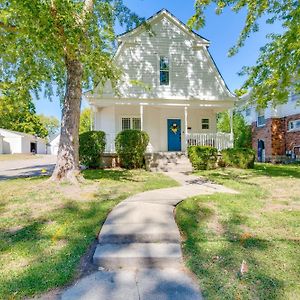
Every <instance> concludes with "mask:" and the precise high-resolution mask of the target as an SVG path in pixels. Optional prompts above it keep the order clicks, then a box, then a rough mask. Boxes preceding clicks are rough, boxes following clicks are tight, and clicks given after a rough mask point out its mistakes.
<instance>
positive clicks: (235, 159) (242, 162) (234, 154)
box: [219, 148, 255, 169]
mask: <svg viewBox="0 0 300 300" xmlns="http://www.w3.org/2000/svg"><path fill="white" fill-rule="evenodd" d="M221 154H222V158H221V160H220V162H219V165H220V166H223V167H227V166H230V167H237V168H241V169H253V168H254V161H255V151H254V150H253V149H250V148H232V149H225V150H222V151H221Z"/></svg>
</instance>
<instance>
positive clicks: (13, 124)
mask: <svg viewBox="0 0 300 300" xmlns="http://www.w3.org/2000/svg"><path fill="white" fill-rule="evenodd" d="M23 96H24V98H22V99H21V100H20V101H16V100H15V99H14V98H10V97H7V96H1V97H0V127H1V128H5V129H10V130H14V131H20V132H25V133H29V134H33V135H37V136H39V137H41V138H44V137H46V136H47V135H48V130H47V128H46V127H45V126H44V124H43V123H42V122H41V120H40V118H39V117H38V116H37V115H36V113H35V107H34V105H33V103H32V102H31V100H30V97H29V96H28V95H26V94H24V95H23Z"/></svg>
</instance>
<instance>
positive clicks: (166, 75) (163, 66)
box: [159, 56, 170, 85]
mask: <svg viewBox="0 0 300 300" xmlns="http://www.w3.org/2000/svg"><path fill="white" fill-rule="evenodd" d="M159 82H160V85H169V84H170V64H169V58H168V57H165V56H161V57H160V61H159Z"/></svg>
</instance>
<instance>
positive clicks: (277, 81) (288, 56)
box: [189, 0, 300, 107]
mask: <svg viewBox="0 0 300 300" xmlns="http://www.w3.org/2000/svg"><path fill="white" fill-rule="evenodd" d="M210 4H215V5H216V13H217V14H221V13H222V12H223V10H224V9H226V8H230V9H232V10H233V11H234V12H237V13H238V12H240V11H241V10H244V9H246V11H247V16H246V20H245V24H244V28H243V30H242V32H241V34H240V36H239V38H238V40H237V43H236V45H235V46H233V47H232V48H231V49H230V50H229V55H234V54H236V53H237V52H238V50H239V48H241V47H243V45H244V44H245V41H246V39H247V37H248V36H249V35H250V34H251V33H253V32H256V31H258V30H259V24H258V21H259V20H260V19H261V17H263V16H267V17H268V19H267V23H269V24H272V23H274V22H281V24H282V26H283V33H282V34H269V35H268V40H269V42H268V43H267V44H266V45H265V46H264V47H262V48H261V49H260V54H259V57H258V59H257V62H256V65H255V66H252V67H244V68H243V70H242V71H241V75H247V80H246V81H245V83H244V85H243V87H242V89H249V88H250V89H252V94H251V98H250V102H254V101H256V103H257V104H258V106H259V107H266V106H267V105H268V103H272V105H273V106H275V105H277V104H281V103H285V102H287V100H288V95H289V94H290V93H291V92H292V93H300V68H299V62H300V39H299V36H300V5H299V1H298V0H261V1H257V0H247V1H244V0H196V2H195V14H194V16H193V17H192V18H191V19H190V20H189V25H190V26H191V27H194V28H196V29H199V28H200V27H202V26H204V24H205V13H204V11H205V9H206V8H207V7H208V6H209V5H210Z"/></svg>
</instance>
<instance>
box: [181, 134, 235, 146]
mask: <svg viewBox="0 0 300 300" xmlns="http://www.w3.org/2000/svg"><path fill="white" fill-rule="evenodd" d="M186 139H187V141H186V142H187V146H211V147H215V148H217V149H218V150H219V151H221V150H223V149H226V148H232V147H233V141H232V138H231V135H230V133H223V132H218V133H188V134H187V136H186Z"/></svg>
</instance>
